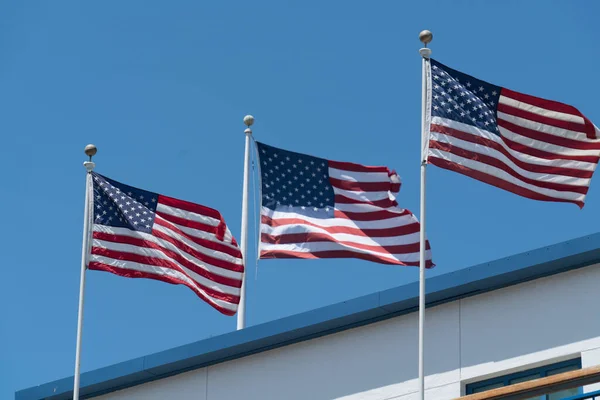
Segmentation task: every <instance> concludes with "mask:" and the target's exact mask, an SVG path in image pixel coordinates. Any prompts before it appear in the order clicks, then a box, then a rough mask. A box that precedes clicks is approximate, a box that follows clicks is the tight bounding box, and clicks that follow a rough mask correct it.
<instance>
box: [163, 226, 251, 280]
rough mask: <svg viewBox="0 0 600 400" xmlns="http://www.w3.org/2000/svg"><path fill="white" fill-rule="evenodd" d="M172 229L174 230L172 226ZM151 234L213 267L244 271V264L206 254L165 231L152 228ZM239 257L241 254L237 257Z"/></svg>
mask: <svg viewBox="0 0 600 400" xmlns="http://www.w3.org/2000/svg"><path fill="white" fill-rule="evenodd" d="M172 230H175V229H173V228H172ZM178 233H179V232H178ZM152 236H155V237H157V238H159V239H161V240H164V241H166V242H169V243H171V244H172V245H174V246H175V247H177V248H178V249H180V250H183V251H185V252H186V253H189V254H191V255H193V256H194V257H196V258H197V259H199V260H202V261H204V262H206V263H208V264H210V265H214V266H215V267H221V268H224V269H228V270H230V271H236V272H244V266H243V265H240V264H234V263H232V262H229V261H225V260H221V259H218V258H215V257H211V256H208V255H206V254H204V253H201V252H199V251H197V250H196V249H194V248H193V247H191V246H189V245H187V244H185V243H183V242H181V241H180V240H178V239H176V238H173V237H171V236H169V235H168V234H166V233H163V232H160V231H157V230H156V229H154V230H152ZM238 258H240V259H241V255H240V256H239V257H238Z"/></svg>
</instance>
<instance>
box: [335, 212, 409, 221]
mask: <svg viewBox="0 0 600 400" xmlns="http://www.w3.org/2000/svg"><path fill="white" fill-rule="evenodd" d="M410 213H411V212H410V211H408V210H406V209H405V210H402V212H392V211H388V210H381V211H372V212H364V213H360V212H349V211H340V210H335V211H334V214H333V215H334V217H335V218H344V219H349V220H352V221H380V220H382V219H390V218H396V217H403V216H405V215H409V214H410Z"/></svg>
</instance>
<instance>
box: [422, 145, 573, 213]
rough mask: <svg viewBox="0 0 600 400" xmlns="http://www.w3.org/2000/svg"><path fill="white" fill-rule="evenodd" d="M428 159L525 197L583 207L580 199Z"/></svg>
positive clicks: (433, 158)
mask: <svg viewBox="0 0 600 400" xmlns="http://www.w3.org/2000/svg"><path fill="white" fill-rule="evenodd" d="M428 161H429V162H430V163H431V164H433V165H436V166H438V167H440V168H444V169H448V170H450V171H455V172H458V173H461V174H463V175H466V176H470V177H471V178H474V179H477V180H479V181H482V182H485V183H487V184H490V185H493V186H496V187H499V188H501V189H504V190H507V191H509V192H512V193H515V194H518V195H519V196H523V197H527V198H530V199H534V200H542V201H556V202H562V203H575V204H577V205H578V206H579V208H583V204H584V203H583V202H582V201H575V200H567V199H559V198H555V197H550V196H546V195H543V194H540V193H537V192H534V191H532V190H529V189H525V188H523V187H520V186H517V185H515V184H513V183H510V182H507V181H505V180H502V179H500V178H497V177H495V176H492V175H488V174H485V173H483V172H480V171H475V170H473V169H471V168H468V167H465V166H464V165H459V164H456V163H453V162H451V161H446V160H442V159H441V158H437V157H429V158H428Z"/></svg>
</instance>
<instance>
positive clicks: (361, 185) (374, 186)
mask: <svg viewBox="0 0 600 400" xmlns="http://www.w3.org/2000/svg"><path fill="white" fill-rule="evenodd" d="M329 182H330V183H331V184H332V185H333V186H334V187H336V188H338V189H342V190H351V191H355V192H385V191H388V190H389V191H390V192H393V193H397V192H398V191H399V190H400V183H393V182H391V181H388V182H351V181H344V180H341V179H336V178H332V177H331V176H330V177H329Z"/></svg>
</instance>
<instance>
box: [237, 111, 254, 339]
mask: <svg viewBox="0 0 600 400" xmlns="http://www.w3.org/2000/svg"><path fill="white" fill-rule="evenodd" d="M253 123H254V117H253V116H252V115H246V116H245V117H244V124H246V126H247V128H246V130H245V131H244V133H245V134H246V150H245V153H244V184H243V186H242V232H241V235H240V251H241V252H242V257H243V259H244V278H243V280H242V289H241V290H240V304H239V305H238V312H237V329H238V330H240V329H244V328H245V327H246V275H247V269H248V257H246V251H247V249H248V175H249V174H250V139H251V136H252V129H250V127H251V126H252V124H253Z"/></svg>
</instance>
